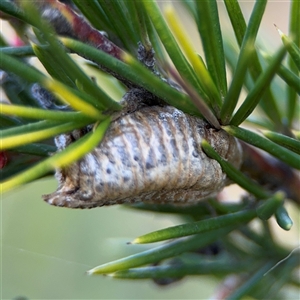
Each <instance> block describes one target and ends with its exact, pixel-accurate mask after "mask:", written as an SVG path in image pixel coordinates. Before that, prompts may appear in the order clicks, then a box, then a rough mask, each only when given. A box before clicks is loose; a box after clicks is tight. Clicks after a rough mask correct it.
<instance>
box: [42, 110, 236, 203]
mask: <svg viewBox="0 0 300 300" xmlns="http://www.w3.org/2000/svg"><path fill="white" fill-rule="evenodd" d="M202 138H204V139H206V140H208V141H209V143H210V144H211V145H212V146H213V147H214V148H215V149H216V151H217V152H218V153H219V154H220V155H221V156H222V157H224V158H226V159H228V160H229V161H230V162H232V163H233V165H235V166H239V164H240V162H241V151H240V148H239V145H238V143H237V142H236V140H235V139H234V138H233V137H231V136H229V135H228V134H227V133H226V132H225V131H222V130H220V131H217V130H215V129H213V128H211V127H210V126H209V125H208V124H207V123H206V122H205V121H203V120H201V119H199V118H195V117H191V116H189V115H187V114H184V113H183V112H181V111H180V110H178V109H176V108H174V107H170V106H166V107H158V106H153V107H146V108H143V109H141V110H140V111H136V112H134V113H132V114H129V115H126V116H124V117H122V118H120V119H118V120H116V121H115V122H113V123H112V125H111V126H110V128H109V129H108V131H107V133H106V136H105V138H104V139H103V141H102V143H100V145H99V146H98V147H96V149H94V150H93V151H92V152H91V153H89V154H87V155H86V156H85V157H84V158H83V159H81V160H80V161H78V162H76V163H74V164H72V165H71V166H69V167H67V168H66V169H64V170H62V171H58V172H57V178H58V180H59V188H58V190H57V191H56V192H55V193H53V194H51V195H47V196H44V199H45V200H46V201H47V202H48V203H50V204H53V205H58V206H67V207H74V208H75V207H80V208H90V207H95V206H102V205H112V204H117V203H133V202H140V201H144V202H154V203H178V204H180V203H188V202H192V203H193V202H197V201H199V200H201V199H203V198H205V197H208V196H212V195H214V194H216V193H217V192H218V191H220V190H221V189H222V188H223V187H224V186H225V184H226V174H225V173H223V172H222V169H221V166H220V165H219V163H218V162H217V161H215V160H213V159H210V158H208V157H207V156H206V154H205V153H204V152H203V151H202V149H201V146H200V144H201V140H202ZM69 141H70V138H69V137H68V136H66V135H64V136H61V137H60V139H58V146H59V148H64V147H65V146H66V145H67V144H68V143H69Z"/></svg>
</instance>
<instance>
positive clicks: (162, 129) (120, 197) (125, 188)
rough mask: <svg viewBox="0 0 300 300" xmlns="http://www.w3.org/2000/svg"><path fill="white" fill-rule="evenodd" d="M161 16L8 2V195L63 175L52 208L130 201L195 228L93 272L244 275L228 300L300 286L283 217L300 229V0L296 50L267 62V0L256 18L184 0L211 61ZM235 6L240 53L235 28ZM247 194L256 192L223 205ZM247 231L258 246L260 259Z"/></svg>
mask: <svg viewBox="0 0 300 300" xmlns="http://www.w3.org/2000/svg"><path fill="white" fill-rule="evenodd" d="M158 4H160V3H157V2H156V1H154V0H151V1H149V0H147V1H106V0H101V1H100V0H95V1H83V0H73V1H57V0H44V1H21V0H19V1H8V0H5V1H1V3H0V13H1V14H0V16H1V17H2V18H3V19H5V20H7V21H8V22H9V23H10V25H11V26H12V27H13V28H14V30H15V32H16V36H17V41H18V43H17V44H18V45H17V46H16V45H15V46H13V47H11V46H10V45H8V43H7V42H6V40H5V39H4V38H1V40H0V42H1V50H0V51H1V59H0V69H1V70H2V73H1V85H2V89H3V91H4V92H5V94H6V100H5V101H2V102H1V116H0V119H1V149H0V151H1V152H0V158H1V172H2V174H1V180H2V183H1V189H2V191H3V192H5V191H7V190H10V189H13V188H14V187H16V186H19V185H22V184H24V183H27V182H31V181H34V180H35V179H38V178H41V177H43V176H46V175H51V176H52V175H53V173H54V172H55V177H56V178H57V180H58V188H57V190H56V191H55V192H53V193H51V194H48V195H44V196H43V199H44V200H45V201H46V202H47V203H49V204H52V205H56V206H63V207H69V208H95V207H99V206H104V205H113V204H124V203H125V204H132V205H130V206H129V208H131V209H135V210H144V211H152V212H153V211H154V212H161V213H173V214H177V215H178V216H183V217H184V220H185V221H186V220H187V219H188V220H189V222H187V223H184V224H182V225H179V226H174V227H170V228H165V229H161V230H159V231H155V232H152V233H149V234H146V235H143V236H140V237H138V238H137V239H135V240H134V241H133V243H136V244H140V243H154V242H158V241H166V240H171V239H172V241H169V242H168V243H166V244H162V245H160V246H158V247H154V248H152V249H150V250H148V251H145V252H140V253H138V254H136V255H132V256H128V257H125V258H123V259H120V260H116V261H114V262H111V263H108V264H104V265H101V266H98V267H96V268H93V269H91V270H90V271H88V274H107V273H110V274H113V276H114V277H116V278H127V279H145V278H149V279H153V280H154V281H155V282H156V283H157V284H162V285H163V284H164V283H172V282H175V281H178V280H180V279H181V278H183V277H184V276H186V275H202V274H210V275H215V276H217V277H219V278H222V279H224V280H225V278H226V277H227V276H229V275H232V274H234V276H235V278H236V280H235V284H234V286H233V288H232V290H230V291H224V293H223V294H224V295H225V296H224V297H223V298H224V299H225V298H226V297H228V299H241V298H242V297H243V296H250V297H252V298H253V299H260V298H262V297H263V298H264V299H272V297H273V296H274V295H276V294H277V292H278V291H279V290H280V289H281V288H282V286H285V285H293V286H296V287H298V288H299V283H297V279H296V278H295V275H294V271H295V270H296V268H299V260H298V261H297V257H296V256H297V253H296V252H297V251H295V252H293V253H294V254H293V255H289V254H290V251H291V250H290V249H285V248H283V247H282V246H280V245H277V243H276V242H275V241H274V240H273V237H272V233H271V230H270V224H269V221H268V220H269V219H270V218H271V217H275V219H276V221H277V224H278V225H279V227H281V228H282V229H284V230H290V229H291V227H292V225H293V221H292V219H291V217H290V216H289V214H288V212H287V210H286V203H293V204H294V205H295V207H297V209H299V204H300V197H299V192H298V186H299V183H300V182H299V169H300V159H299V158H300V157H299V154H300V150H299V149H300V142H299V137H300V135H299V128H298V127H299V117H300V115H299V108H300V105H299V93H300V89H299V87H300V79H299V70H300V65H299V56H300V50H299V44H300V33H299V30H298V29H299V28H298V26H299V24H298V23H297V22H299V18H300V15H299V11H300V4H299V1H296V0H295V1H291V5H290V21H289V22H290V24H289V26H290V32H289V34H288V35H286V34H284V33H282V32H281V31H280V30H279V29H278V31H279V36H280V38H281V39H282V46H281V47H279V49H278V50H276V51H273V52H272V51H270V50H267V51H265V52H264V53H263V52H262V51H261V50H260V49H261V48H260V47H259V43H258V42H257V41H256V37H257V34H258V30H259V28H260V24H261V20H262V17H263V15H264V12H265V8H266V5H267V1H266V0H263V1H256V2H255V3H254V6H253V10H252V13H251V15H250V18H249V21H248V22H246V21H245V18H244V16H243V12H242V10H241V8H240V4H239V2H238V1H236V0H224V1H222V2H221V3H218V5H217V1H214V0H213V1H208V0H205V1H180V3H179V4H178V5H180V9H182V8H184V9H185V10H186V12H187V13H188V14H189V16H190V18H191V19H192V20H193V21H194V23H195V26H196V27H197V29H198V33H199V38H200V40H201V43H202V46H203V52H204V54H203V55H202V56H201V55H200V54H198V53H197V49H195V48H194V46H193V45H192V42H191V41H190V40H189V34H188V33H187V32H186V30H185V28H184V25H183V24H181V21H180V18H179V17H178V16H177V14H176V11H175V9H174V8H173V6H172V5H171V4H170V3H169V4H168V5H167V6H165V7H164V8H161V7H160V6H159V5H158ZM221 5H223V6H224V10H226V12H227V14H228V16H229V19H230V23H231V27H232V33H233V34H234V35H235V39H236V42H233V38H229V37H228V36H229V35H228V34H227V33H226V31H225V30H224V29H223V28H222V26H221V25H220V20H219V7H220V6H221ZM274 30H275V29H274ZM31 58H35V60H38V61H39V62H40V63H41V64H42V65H43V67H44V69H43V71H41V69H40V68H38V67H36V66H35V65H34V64H33V63H32V60H31ZM227 69H229V70H230V71H231V79H229V80H228V79H227V76H228V74H227V73H228V72H227ZM91 74H93V75H91ZM278 77H280V78H281V79H282V80H281V81H278ZM272 82H275V83H276V84H275V85H273V84H272ZM242 90H243V91H244V92H245V93H246V96H243V95H244V94H243V93H241V91H242ZM278 90H280V95H282V94H284V93H285V97H284V98H285V99H284V101H283V100H282V99H281V98H280V99H279V97H278V96H277V94H279V93H278ZM283 91H284V92H283ZM116 95H117V96H116ZM245 127H246V128H245ZM249 128H250V129H249ZM12 162H13V163H12ZM232 183H235V184H237V185H239V186H240V187H241V188H242V189H244V191H245V194H246V195H245V196H243V198H242V199H240V201H239V202H238V203H232V202H231V201H230V200H232V199H225V200H226V201H224V202H223V201H221V199H222V198H224V195H222V190H223V188H224V187H225V186H227V185H229V184H232ZM253 220H256V221H257V222H258V223H259V224H260V226H261V228H262V229H261V231H259V232H257V231H256V230H255V229H253V227H252V225H251V224H252V223H251V221H253ZM237 235H239V236H242V238H243V239H244V240H247V243H250V244H251V245H255V247H254V246H253V247H252V248H251V247H250V248H249V249H245V247H242V246H241V245H240V240H239V238H237V237H236V236H237ZM270 245H272V251H270ZM207 249H210V250H211V249H218V250H217V251H215V252H214V255H212V254H211V252H209V251H208V252H209V254H207V253H208V252H207ZM258 257H259V259H258ZM279 261H280V262H281V261H282V262H281V263H279V264H278V262H279ZM274 265H276V268H274V269H272V267H273V266H274ZM270 269H271V270H272V271H270V272H268V271H269V270H270ZM242 274H244V275H242ZM280 278H284V280H283V279H282V281H280V280H279V279H280ZM278 282H280V283H278ZM221 290H222V288H221ZM222 291H223V290H222ZM223 298H222V299H223Z"/></svg>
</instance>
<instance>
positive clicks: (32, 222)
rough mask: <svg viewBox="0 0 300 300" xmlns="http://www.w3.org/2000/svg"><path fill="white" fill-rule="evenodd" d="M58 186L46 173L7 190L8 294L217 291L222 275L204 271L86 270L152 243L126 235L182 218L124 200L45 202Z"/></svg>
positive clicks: (152, 295) (129, 295) (177, 295)
mask: <svg viewBox="0 0 300 300" xmlns="http://www.w3.org/2000/svg"><path fill="white" fill-rule="evenodd" d="M55 188H56V182H55V180H54V179H46V180H40V181H37V182H35V183H34V184H29V185H26V186H24V187H21V188H19V189H17V190H15V191H13V192H11V193H8V194H5V195H3V196H2V201H1V204H2V205H1V220H2V222H1V223H2V251H3V252H2V254H1V257H2V268H1V270H2V299H12V298H14V297H16V296H26V297H28V298H30V299H199V298H201V299H207V298H208V297H209V295H211V293H212V291H213V289H214V286H215V281H214V280H212V281H210V280H208V279H207V278H204V277H194V278H188V279H185V280H183V281H181V282H180V283H179V284H173V285H170V286H167V287H159V286H157V285H156V284H154V283H153V282H151V281H146V280H145V281H128V280H124V281H123V280H117V279H112V278H110V277H108V276H105V277H104V276H87V275H85V271H87V270H89V269H90V268H92V267H95V266H96V265H98V264H102V263H105V262H108V261H110V260H114V259H117V258H120V257H123V256H125V255H129V254H132V253H135V252H138V251H141V250H143V249H147V248H148V247H149V246H145V245H139V246H138V245H127V244H126V242H128V241H131V240H132V239H134V238H135V237H137V236H138V235H141V234H144V233H147V232H149V231H151V230H155V229H159V228H163V227H166V226H172V225H174V224H178V223H179V222H180V220H179V219H177V218H176V217H174V216H170V215H165V214H154V213H146V212H141V211H136V210H131V209H128V208H125V207H122V206H113V207H102V208H96V209H91V210H72V209H67V208H59V207H53V206H50V205H48V204H47V203H45V202H44V201H42V199H41V194H44V193H49V192H51V191H52V190H54V189H55ZM151 247H152V246H151Z"/></svg>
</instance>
